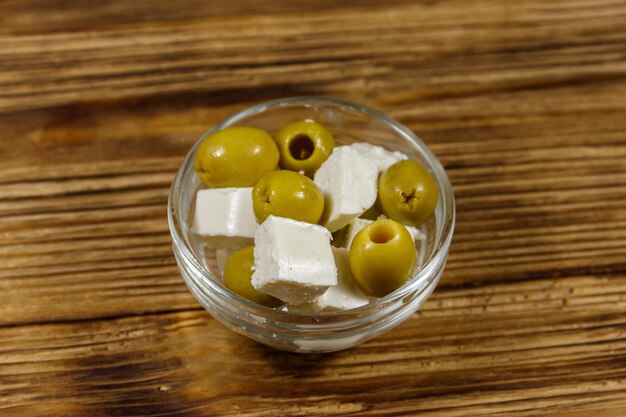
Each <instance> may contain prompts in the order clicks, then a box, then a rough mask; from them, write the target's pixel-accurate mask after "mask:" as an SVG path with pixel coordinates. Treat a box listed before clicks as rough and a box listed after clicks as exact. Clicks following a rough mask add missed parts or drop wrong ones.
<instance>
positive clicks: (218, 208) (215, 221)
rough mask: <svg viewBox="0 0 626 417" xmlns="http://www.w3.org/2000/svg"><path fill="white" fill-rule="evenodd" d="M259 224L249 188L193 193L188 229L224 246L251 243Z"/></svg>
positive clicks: (212, 189)
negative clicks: (194, 201) (193, 207)
mask: <svg viewBox="0 0 626 417" xmlns="http://www.w3.org/2000/svg"><path fill="white" fill-rule="evenodd" d="M257 227H258V224H257V222H256V218H255V217H254V211H253V210H252V188H209V189H206V190H200V191H198V193H197V194H196V209H195V213H194V218H193V225H192V227H191V232H192V233H194V234H197V235H200V236H202V237H212V238H215V239H206V240H207V241H214V243H219V244H222V245H224V246H229V245H231V244H232V245H240V246H241V245H243V244H246V243H251V242H252V239H253V238H254V232H255V231H256V229H257Z"/></svg>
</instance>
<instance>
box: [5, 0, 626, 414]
mask: <svg viewBox="0 0 626 417" xmlns="http://www.w3.org/2000/svg"><path fill="white" fill-rule="evenodd" d="M312 94H316V95H326V96H331V97H340V98H347V99H352V100H356V101H360V102H364V103H366V104H369V105H371V106H374V107H376V108H378V109H380V110H382V111H385V112H387V113H388V114H389V115H391V116H393V117H395V118H397V119H399V120H400V121H402V122H403V123H405V124H407V125H408V126H409V127H410V128H412V129H413V130H415V131H416V132H418V133H419V134H420V135H421V137H422V138H423V139H424V140H425V141H426V142H427V143H428V144H429V145H430V146H431V147H432V149H433V151H434V152H435V153H436V154H437V155H438V156H439V158H440V159H441V161H442V162H443V163H444V165H445V166H446V168H447V169H448V172H449V175H450V177H451V180H452V182H453V185H454V189H455V193H456V196H457V203H458V206H457V208H458V221H457V232H456V235H455V239H454V242H453V246H452V250H451V253H450V259H449V263H448V268H447V271H446V274H445V276H444V279H443V281H442V283H441V285H440V287H439V288H438V290H437V291H436V292H435V294H434V295H433V296H432V298H431V299H430V300H429V301H428V302H427V303H426V305H425V307H424V309H423V310H422V311H421V312H420V313H418V314H416V315H415V316H414V317H412V318H411V319H410V320H408V321H407V322H406V323H404V324H403V325H402V326H400V327H399V328H397V329H396V330H394V331H392V332H390V333H388V334H386V335H384V336H382V337H379V338H377V339H375V340H373V341H371V342H368V343H366V344H364V345H362V346H360V347H357V348H354V349H351V350H348V351H345V352H341V353H336V354H330V355H312V356H302V355H294V354H286V353H282V352H278V351H274V350H271V349H268V348H265V347H263V346H260V345H257V344H255V343H253V342H251V341H248V340H247V339H244V338H242V337H240V336H237V335H235V334H234V333H231V332H229V331H227V330H225V329H224V328H222V327H221V326H220V325H218V324H217V323H216V321H215V320H213V319H212V318H211V317H210V316H209V315H208V314H207V313H205V312H204V310H202V309H201V308H200V307H199V305H198V304H197V303H196V302H195V301H194V299H193V298H192V297H191V295H190V294H189V293H188V292H187V290H186V288H185V286H184V285H183V282H182V279H181V278H179V276H178V274H177V269H176V266H175V264H174V258H173V256H172V253H171V248H170V239H169V234H168V230H167V223H166V217H165V204H166V199H167V191H168V186H169V183H170V181H171V179H172V176H173V173H174V171H175V169H176V168H177V166H178V164H179V163H180V161H181V158H182V156H183V155H184V153H185V152H186V151H187V149H188V148H189V147H190V145H191V144H192V143H193V142H194V141H195V140H196V138H198V137H199V135H200V134H201V133H203V132H204V131H205V130H207V129H208V128H209V127H211V126H212V125H213V124H214V123H215V122H217V121H219V120H220V119H222V118H224V117H226V116H227V115H229V114H231V113H233V112H235V111H238V110H240V109H242V108H244V107H246V106H248V105H251V104H253V103H258V102H260V101H264V100H267V99H273V98H279V97H286V96H292V95H312ZM0 415H2V416H3V417H4V416H6V417H12V416H20V417H21V416H100V415H108V416H130V415H142V416H144V415H145V416H165V415H172V416H212V415H216V416H217V415H220V416H221V415H244V416H277V415H298V416H321V415H324V416H348V415H350V416H352V415H398V416H400V415H419V416H428V417H432V416H446V417H455V416H462V417H473V416H496V415H511V416H537V415H542V416H549V417H586V416H615V417H618V416H619V417H623V416H626V2H625V1H623V0H622V1H615V0H572V1H544V0H523V1H496V0H494V1H483V0H476V1H474V0H472V1H469V0H446V1H427V0H423V1H413V0H386V1H376V0H369V1H361V2H353V1H347V0H340V1H339V0H335V1H313V0H289V1H284V2H282V1H281V2H275V1H261V0H251V1H242V0H214V1H199V0H198V1H196V0H183V1H153V0H111V1H105V2H99V1H70V0H54V1H52V0H51V1H45V0H19V1H6V0H4V1H0Z"/></svg>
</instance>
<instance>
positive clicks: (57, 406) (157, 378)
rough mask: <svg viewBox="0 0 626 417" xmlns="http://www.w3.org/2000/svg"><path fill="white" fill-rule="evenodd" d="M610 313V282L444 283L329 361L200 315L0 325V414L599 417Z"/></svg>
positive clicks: (621, 343) (624, 283)
mask: <svg viewBox="0 0 626 417" xmlns="http://www.w3.org/2000/svg"><path fill="white" fill-rule="evenodd" d="M609 294H613V297H614V298H613V299H611V298H607V296H608V295H609ZM608 301H611V302H608ZM624 308H626V279H624V277H621V278H616V277H608V276H607V277H604V278H599V277H584V276H581V277H570V278H567V279H555V280H551V281H549V282H546V281H543V280H533V281H527V282H524V283H510V284H493V285H486V286H483V287H481V288H479V289H448V290H444V291H438V292H436V293H435V294H434V295H433V297H432V299H431V300H429V301H428V302H427V303H426V305H425V307H424V309H423V310H422V311H421V312H420V314H419V315H416V316H414V317H412V318H411V319H409V320H408V321H407V322H406V323H404V324H403V325H401V326H400V327H399V328H398V329H396V330H394V331H392V332H391V333H388V334H386V335H384V336H382V337H379V338H377V339H375V340H373V341H370V342H367V343H365V344H364V345H362V346H359V347H357V348H354V349H352V350H349V351H346V352H340V353H336V354H330V355H294V354H288V353H281V352H278V351H275V350H272V349H269V348H266V347H263V346H261V345H258V344H256V343H254V342H251V341H249V340H247V339H245V338H243V337H240V336H238V335H236V334H234V333H232V332H230V331H227V330H226V329H224V328H222V327H221V326H220V325H219V324H218V323H216V321H215V320H213V319H211V318H210V316H208V314H207V313H205V312H202V311H199V312H184V313H172V314H161V315H149V316H141V317H132V318H119V319H114V320H108V321H100V320H95V321H88V322H78V323H73V324H52V325H44V326H41V325H34V326H23V327H9V328H4V329H0V352H1V355H0V362H1V364H2V366H1V367H0V381H1V382H2V385H3V386H4V388H5V395H4V396H3V397H1V398H2V399H0V409H1V410H2V414H3V415H7V416H13V415H16V416H17V415H25V414H28V413H30V414H37V413H40V412H42V411H43V410H48V411H46V412H50V413H57V414H58V415H86V414H92V415H93V414H124V415H129V414H135V413H140V414H141V415H163V414H169V415H185V416H188V415H189V416H192V415H193V416H195V415H207V414H209V415H230V414H232V413H237V414H239V415H250V416H264V415H272V413H276V412H281V413H283V414H298V413H300V414H307V415H312V416H316V415H320V416H321V415H338V416H343V415H350V414H353V413H355V412H358V413H360V414H361V415H381V414H383V415H407V414H412V413H419V414H420V415H425V416H479V415H481V416H482V415H488V414H490V413H492V414H497V413H515V415H521V416H530V415H533V414H534V415H536V414H537V413H541V414H542V415H546V416H561V415H568V413H570V414H569V415H584V413H585V412H586V411H585V410H593V409H596V407H598V406H599V404H601V407H602V409H604V410H605V412H604V413H603V414H602V415H603V416H604V415H607V416H618V415H621V413H623V411H624V410H626V402H625V401H624V399H625V398H626V397H625V396H624V392H625V391H626V383H625V382H624V378H625V377H626V374H625V373H624V364H625V363H624V359H623V358H624V355H625V354H626V321H625V320H626V317H625V316H624V314H623V311H624ZM537 312H540V313H541V316H538V315H537ZM50 380H55V381H59V382H61V383H62V385H63V389H62V390H59V389H58V387H57V386H56V385H51V384H49V381H50ZM574 408H575V409H576V410H578V412H579V414H573V413H572V410H573V409H574Z"/></svg>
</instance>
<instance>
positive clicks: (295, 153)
mask: <svg viewBox="0 0 626 417" xmlns="http://www.w3.org/2000/svg"><path fill="white" fill-rule="evenodd" d="M275 140H276V144H277V145H278V150H279V151H280V165H281V167H282V168H283V169H288V170H291V171H298V172H299V171H303V172H304V173H305V174H306V175H308V176H312V175H313V174H314V173H315V171H317V169H318V168H319V167H320V165H322V163H323V162H324V161H325V160H326V159H327V158H328V156H329V155H330V154H331V153H332V151H333V148H334V147H335V139H334V138H333V135H332V133H330V132H329V131H328V129H326V128H325V127H324V126H323V125H321V124H319V123H316V122H313V121H308V120H301V121H298V122H294V123H291V124H289V125H287V126H285V127H283V128H282V129H281V130H280V131H279V132H278V133H277V134H276V137H275Z"/></svg>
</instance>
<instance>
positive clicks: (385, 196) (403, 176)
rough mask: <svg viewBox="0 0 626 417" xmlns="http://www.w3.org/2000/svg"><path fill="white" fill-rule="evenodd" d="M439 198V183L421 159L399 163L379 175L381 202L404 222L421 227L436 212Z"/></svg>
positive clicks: (389, 213) (384, 210) (379, 197)
mask: <svg viewBox="0 0 626 417" xmlns="http://www.w3.org/2000/svg"><path fill="white" fill-rule="evenodd" d="M438 198H439V191H438V189H437V183H436V182H435V180H434V178H433V177H432V175H430V172H428V170H427V169H426V168H424V167H423V166H422V165H421V164H420V163H419V162H417V161H413V160H410V159H409V160H405V161H399V162H396V163H395V164H393V165H391V166H390V167H389V168H387V170H386V171H385V172H383V173H382V174H381V175H380V177H379V178H378V204H380V208H381V209H382V211H383V213H385V214H386V215H387V217H389V218H391V219H393V220H396V221H399V222H400V223H403V224H408V225H410V226H420V225H421V224H422V223H424V222H425V221H426V220H427V219H428V218H429V217H430V216H431V215H432V214H433V212H434V211H435V208H436V207H437V199H438Z"/></svg>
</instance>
